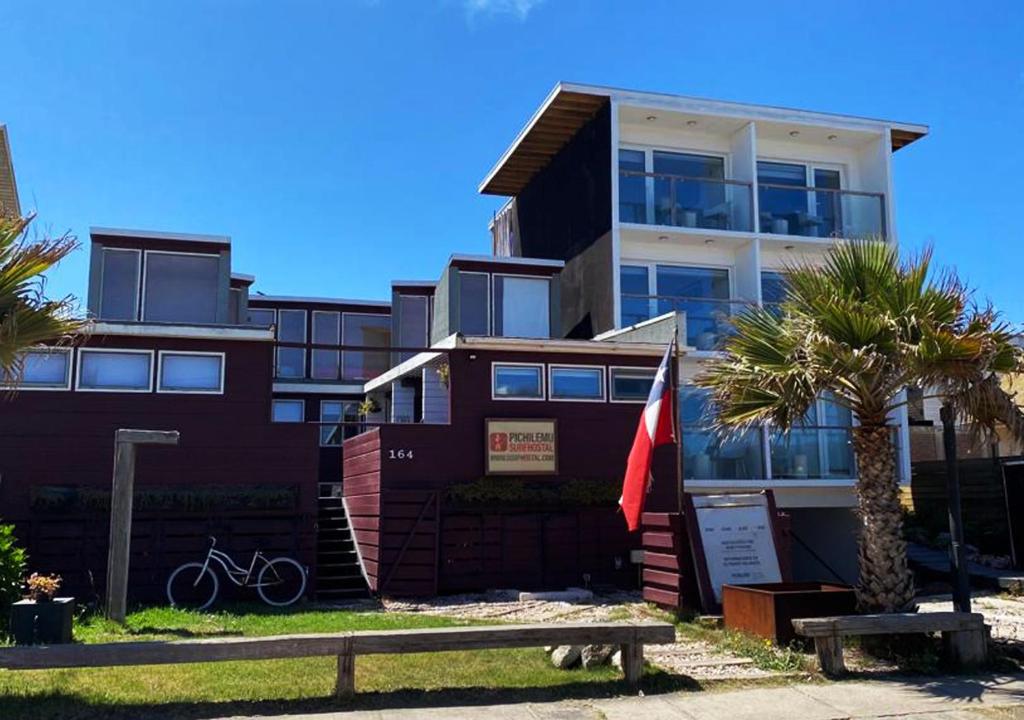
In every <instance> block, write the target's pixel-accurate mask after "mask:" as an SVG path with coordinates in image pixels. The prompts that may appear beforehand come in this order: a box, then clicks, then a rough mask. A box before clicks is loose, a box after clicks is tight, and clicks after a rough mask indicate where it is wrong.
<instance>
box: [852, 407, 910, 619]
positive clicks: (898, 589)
mask: <svg viewBox="0 0 1024 720" xmlns="http://www.w3.org/2000/svg"><path fill="white" fill-rule="evenodd" d="M891 431H892V428H891V427H889V426H887V425H862V426H860V427H855V428H853V449H854V453H855V454H856V456H857V467H858V470H859V474H860V479H859V481H858V483H857V495H858V501H859V504H860V521H861V533H860V541H859V548H860V581H859V583H858V586H857V604H858V606H859V608H860V610H861V612H908V611H911V610H913V609H914V608H915V604H914V577H913V575H912V574H911V572H910V570H909V569H908V567H907V543H906V541H905V540H904V539H903V511H902V508H901V507H900V488H899V473H898V472H897V469H896V447H895V445H894V444H893V442H892V438H891V434H890V433H891Z"/></svg>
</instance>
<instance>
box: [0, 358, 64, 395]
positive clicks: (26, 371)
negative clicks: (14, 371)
mask: <svg viewBox="0 0 1024 720" xmlns="http://www.w3.org/2000/svg"><path fill="white" fill-rule="evenodd" d="M70 384H71V350H70V349H67V348H55V349H52V350H43V349H40V350H29V351H27V352H24V353H22V355H21V377H17V376H14V375H8V374H7V373H5V372H4V371H3V370H0V388H6V387H17V388H19V389H21V390H67V389H68V388H69V387H70Z"/></svg>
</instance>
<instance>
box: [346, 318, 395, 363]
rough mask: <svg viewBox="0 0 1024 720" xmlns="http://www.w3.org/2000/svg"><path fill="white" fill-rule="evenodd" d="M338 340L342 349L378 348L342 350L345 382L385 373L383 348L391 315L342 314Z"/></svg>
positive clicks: (386, 340)
mask: <svg viewBox="0 0 1024 720" xmlns="http://www.w3.org/2000/svg"><path fill="white" fill-rule="evenodd" d="M342 323H343V328H342V337H343V338H344V342H345V345H346V346H352V345H356V346H361V347H379V348H383V350H382V351H380V352H378V351H375V350H345V352H344V353H343V354H344V358H343V363H344V372H343V374H342V377H343V378H344V379H345V380H372V379H373V378H375V377H377V376H378V375H380V374H381V373H384V372H386V371H387V370H388V353H387V348H388V347H389V346H390V345H391V316H390V315H362V314H357V313H345V314H344V315H343V317H342Z"/></svg>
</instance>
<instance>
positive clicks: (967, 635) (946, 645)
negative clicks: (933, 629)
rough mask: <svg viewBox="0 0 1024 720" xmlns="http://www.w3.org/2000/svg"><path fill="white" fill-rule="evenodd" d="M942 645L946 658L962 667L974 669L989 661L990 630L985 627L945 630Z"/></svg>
mask: <svg viewBox="0 0 1024 720" xmlns="http://www.w3.org/2000/svg"><path fill="white" fill-rule="evenodd" d="M942 646H943V650H944V651H945V655H946V659H947V660H949V661H950V662H951V663H952V664H953V665H955V666H956V667H958V668H961V669H965V670H969V669H974V668H977V667H978V666H980V665H984V664H985V663H986V662H987V661H988V632H986V630H985V628H982V629H980V630H955V631H949V632H944V633H942Z"/></svg>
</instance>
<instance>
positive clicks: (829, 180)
mask: <svg viewBox="0 0 1024 720" xmlns="http://www.w3.org/2000/svg"><path fill="white" fill-rule="evenodd" d="M757 182H758V204H759V206H760V212H761V231H762V232H770V233H774V234H777V235H803V236H807V237H832V236H834V235H837V234H841V233H842V200H843V196H842V195H841V193H840V192H839V190H840V188H841V187H842V173H841V171H840V170H839V169H838V168H834V167H833V168H828V167H815V166H813V165H811V166H808V165H803V164H798V163H782V162H771V161H766V160H759V161H758V163H757ZM812 188H818V189H819V192H814V191H813V189H812Z"/></svg>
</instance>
